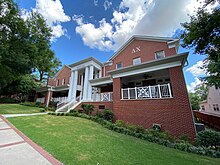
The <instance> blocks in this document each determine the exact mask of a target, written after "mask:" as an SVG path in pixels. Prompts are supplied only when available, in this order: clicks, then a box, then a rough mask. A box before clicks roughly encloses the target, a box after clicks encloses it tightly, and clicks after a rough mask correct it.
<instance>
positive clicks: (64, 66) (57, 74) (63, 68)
mask: <svg viewBox="0 0 220 165" xmlns="http://www.w3.org/2000/svg"><path fill="white" fill-rule="evenodd" d="M65 67H66V68H69V69H71V68H70V67H69V66H68V65H64V66H63V67H62V68H61V69H60V70H59V71H58V72H57V73H56V74H55V76H54V77H53V79H55V78H56V77H57V76H58V75H59V74H60V72H61V71H62V70H63V69H64V68H65Z"/></svg>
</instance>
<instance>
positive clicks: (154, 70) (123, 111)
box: [36, 36, 195, 139]
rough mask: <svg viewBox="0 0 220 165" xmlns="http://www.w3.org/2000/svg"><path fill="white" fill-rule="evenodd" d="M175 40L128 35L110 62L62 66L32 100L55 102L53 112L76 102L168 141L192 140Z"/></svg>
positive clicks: (87, 61) (182, 57)
mask: <svg viewBox="0 0 220 165" xmlns="http://www.w3.org/2000/svg"><path fill="white" fill-rule="evenodd" d="M178 47H179V40H178V39H173V38H165V37H149V36H133V37H132V38H130V39H129V40H128V41H127V42H126V43H125V44H124V45H122V46H121V47H120V48H119V49H118V50H117V51H116V52H115V53H114V54H113V55H112V57H110V59H109V60H108V61H107V62H105V63H101V62H99V61H98V60H96V59H95V58H93V57H90V58H87V59H85V60H82V61H79V62H76V63H73V64H71V65H68V66H67V65H66V66H64V67H63V68H62V69H61V70H60V71H59V72H58V73H57V75H56V76H55V77H54V78H53V79H49V80H48V84H47V86H45V87H43V88H41V89H39V90H38V91H37V96H36V100H37V101H38V102H42V103H45V104H46V105H48V104H49V101H50V100H54V101H59V106H58V109H57V111H58V112H59V111H69V110H70V109H74V108H79V107H80V105H81V104H82V103H90V104H93V105H95V107H96V108H97V109H99V110H101V109H105V108H109V109H112V110H113V112H114V114H115V119H116V120H117V119H121V120H124V121H125V122H129V123H132V124H136V125H142V126H143V127H145V128H149V127H152V125H153V124H158V125H161V128H162V130H167V131H169V132H170V133H171V134H172V135H174V136H180V135H182V134H187V135H188V136H189V137H190V138H191V139H193V138H195V127H194V121H193V116H192V111H191V107H190V103H189V98H188V93H187V89H186V84H185V80H184V75H183V71H182V68H183V67H184V65H185V62H186V60H187V56H188V53H182V54H178Z"/></svg>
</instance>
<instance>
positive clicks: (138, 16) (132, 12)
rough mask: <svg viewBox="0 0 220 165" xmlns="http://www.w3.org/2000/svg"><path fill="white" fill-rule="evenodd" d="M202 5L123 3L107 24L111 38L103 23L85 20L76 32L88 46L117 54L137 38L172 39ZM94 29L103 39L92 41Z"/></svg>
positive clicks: (148, 0) (168, 0)
mask: <svg viewBox="0 0 220 165" xmlns="http://www.w3.org/2000/svg"><path fill="white" fill-rule="evenodd" d="M200 1H201V0H200ZM199 3H200V2H197V1H196V0H184V1H176V0H163V1H159V0H139V1H137V0H122V2H121V3H120V5H119V9H118V10H115V11H113V13H112V19H111V21H110V22H105V23H106V24H108V26H106V28H108V29H111V34H108V36H109V37H108V36H106V34H105V33H102V31H103V28H105V27H103V24H101V23H100V24H99V26H98V27H96V26H95V25H93V24H92V23H86V22H85V21H84V18H83V17H80V19H81V20H77V19H73V20H74V21H76V22H77V24H78V26H77V27H76V32H77V33H78V34H80V35H81V37H82V39H83V41H84V44H85V45H87V46H89V47H91V48H98V49H99V50H116V49H117V48H118V47H119V46H120V45H121V44H123V43H124V42H125V41H126V40H127V39H128V38H130V36H131V35H133V34H139V35H158V36H171V35H172V34H173V32H174V31H175V30H176V29H177V28H180V27H181V26H180V23H181V22H185V21H188V20H189V17H188V16H187V14H193V13H194V8H198V6H199ZM79 21H81V22H80V23H79ZM110 26H111V28H110ZM87 28H89V29H87ZM91 29H93V30H95V31H97V32H99V34H102V35H103V36H100V35H98V37H96V36H94V37H92V38H93V39H91V36H90V35H88V36H87V35H86V34H87V33H88V31H89V30H91ZM99 43H100V44H102V46H99Z"/></svg>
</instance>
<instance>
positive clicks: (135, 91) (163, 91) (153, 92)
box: [121, 84, 172, 100]
mask: <svg viewBox="0 0 220 165" xmlns="http://www.w3.org/2000/svg"><path fill="white" fill-rule="evenodd" d="M121 96H122V99H125V100H127V99H128V100H130V99H152V98H171V97H172V93H171V88H170V84H162V85H154V86H145V87H134V88H124V89H121Z"/></svg>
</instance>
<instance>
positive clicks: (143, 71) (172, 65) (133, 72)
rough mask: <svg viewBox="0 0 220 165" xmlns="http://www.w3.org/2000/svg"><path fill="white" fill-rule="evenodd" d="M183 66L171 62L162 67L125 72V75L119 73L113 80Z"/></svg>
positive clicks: (178, 62)
mask: <svg viewBox="0 0 220 165" xmlns="http://www.w3.org/2000/svg"><path fill="white" fill-rule="evenodd" d="M181 65H182V64H181V62H180V61H176V62H170V63H166V64H161V65H157V66H152V67H147V68H142V69H136V70H131V71H127V72H126V71H124V72H123V73H118V74H114V75H112V78H118V77H125V76H131V75H136V74H141V73H146V72H152V71H156V70H161V69H167V68H172V67H176V66H181Z"/></svg>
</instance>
